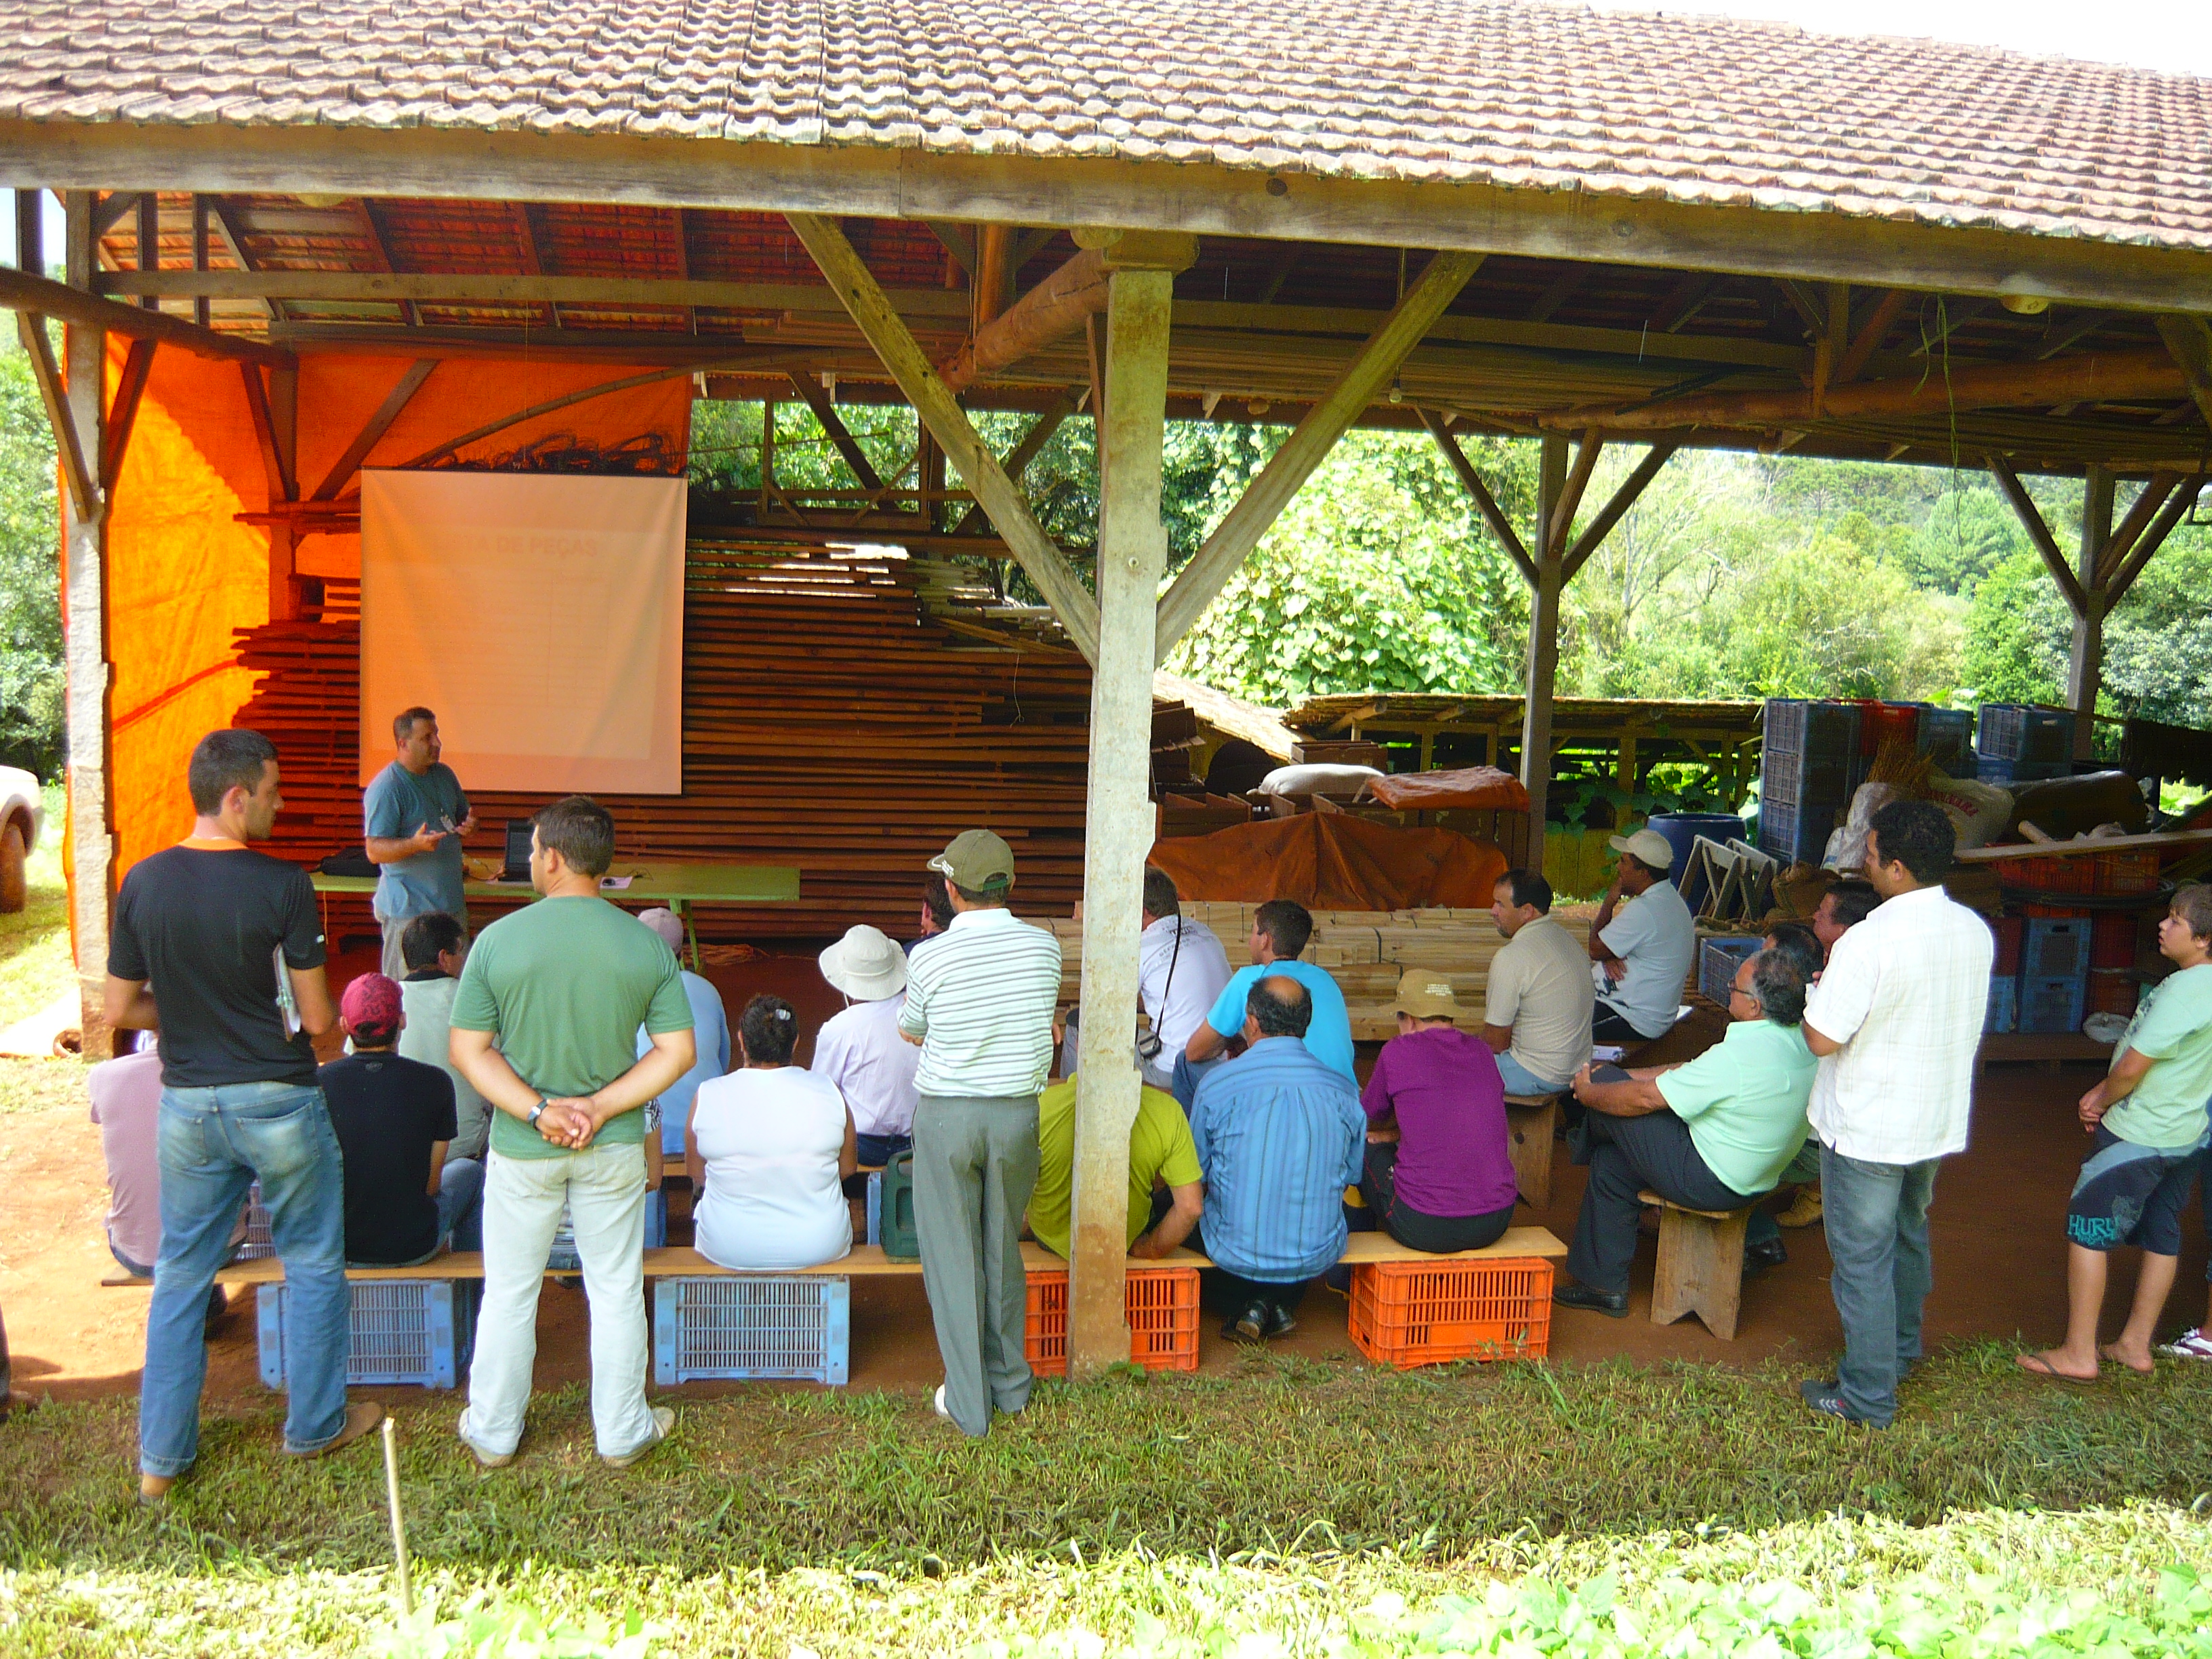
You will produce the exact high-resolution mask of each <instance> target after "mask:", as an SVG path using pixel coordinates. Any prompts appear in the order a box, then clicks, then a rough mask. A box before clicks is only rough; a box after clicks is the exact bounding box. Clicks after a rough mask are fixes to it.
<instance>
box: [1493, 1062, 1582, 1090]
mask: <svg viewBox="0 0 2212 1659" xmlns="http://www.w3.org/2000/svg"><path fill="white" fill-rule="evenodd" d="M1498 1076H1500V1077H1502V1078H1504V1079H1505V1092H1506V1093H1507V1094H1509V1095H1556V1094H1558V1093H1559V1091H1561V1090H1563V1089H1565V1087H1566V1086H1567V1085H1565V1084H1564V1083H1547V1082H1545V1081H1544V1079H1541V1078H1540V1077H1538V1076H1537V1075H1536V1074H1535V1073H1534V1072H1532V1071H1530V1070H1529V1069H1528V1067H1527V1066H1523V1065H1522V1063H1521V1062H1520V1061H1519V1060H1516V1059H1514V1058H1513V1056H1512V1055H1511V1054H1510V1053H1509V1054H1500V1055H1498Z"/></svg>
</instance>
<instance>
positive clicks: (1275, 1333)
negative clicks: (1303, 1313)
mask: <svg viewBox="0 0 2212 1659" xmlns="http://www.w3.org/2000/svg"><path fill="white" fill-rule="evenodd" d="M1297 1328H1298V1316H1297V1315H1296V1314H1294V1313H1292V1312H1291V1310H1289V1309H1288V1308H1285V1307H1284V1306H1282V1305H1281V1304H1276V1305H1275V1306H1274V1307H1272V1308H1270V1309H1268V1310H1267V1336H1268V1340H1271V1341H1272V1340H1273V1339H1275V1338H1276V1337H1279V1336H1288V1335H1289V1334H1291V1332H1292V1331H1294V1330H1296V1329H1297Z"/></svg>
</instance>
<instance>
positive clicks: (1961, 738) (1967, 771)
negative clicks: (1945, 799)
mask: <svg viewBox="0 0 2212 1659" xmlns="http://www.w3.org/2000/svg"><path fill="white" fill-rule="evenodd" d="M1920 752H1921V753H1922V754H1923V755H1926V756H1927V757H1929V758H1930V759H1931V760H1933V761H1934V762H1935V763H1936V766H1937V767H1938V768H1939V769H1941V770H1942V773H1943V775H1945V776H1946V777H1954V778H1971V777H1972V776H1973V775H1975V762H1974V716H1973V714H1972V711H1970V710H1968V709H1964V708H1923V709H1922V710H1921V711H1920Z"/></svg>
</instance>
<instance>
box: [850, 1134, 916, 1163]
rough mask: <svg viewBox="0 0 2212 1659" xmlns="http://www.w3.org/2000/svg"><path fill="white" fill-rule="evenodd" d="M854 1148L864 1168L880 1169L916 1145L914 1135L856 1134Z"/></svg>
mask: <svg viewBox="0 0 2212 1659" xmlns="http://www.w3.org/2000/svg"><path fill="white" fill-rule="evenodd" d="M853 1145H854V1150H855V1151H856V1152H857V1153H858V1154H859V1157H860V1167H861V1168H862V1169H864V1170H880V1169H882V1168H883V1167H884V1164H888V1163H890V1161H891V1159H892V1158H895V1157H896V1156H897V1155H898V1154H899V1153H901V1152H905V1151H906V1150H907V1149H908V1148H909V1147H911V1146H913V1145H914V1137H913V1136H912V1135H854V1137H853Z"/></svg>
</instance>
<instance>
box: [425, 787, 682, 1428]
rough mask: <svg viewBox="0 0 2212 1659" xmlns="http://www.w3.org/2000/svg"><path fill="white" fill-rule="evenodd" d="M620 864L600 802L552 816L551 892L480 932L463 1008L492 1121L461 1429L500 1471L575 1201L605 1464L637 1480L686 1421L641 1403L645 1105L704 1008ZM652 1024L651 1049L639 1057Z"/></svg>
mask: <svg viewBox="0 0 2212 1659" xmlns="http://www.w3.org/2000/svg"><path fill="white" fill-rule="evenodd" d="M614 850H615V824H614V819H613V818H612V817H610V816H609V815H608V813H607V811H606V809H605V807H603V806H601V805H599V803H598V802H597V801H594V800H592V799H590V798H589V797H587V796H584V795H571V796H569V797H568V799H565V800H557V801H555V802H554V803H553V805H550V806H549V807H547V808H546V809H545V810H544V811H542V812H540V813H539V814H538V818H537V821H536V823H535V825H534V827H533V829H532V834H531V838H530V884H531V885H532V887H534V888H536V889H537V890H538V892H539V893H540V894H542V895H543V897H542V898H540V899H539V901H538V902H537V903H535V904H532V905H529V906H527V907H526V908H523V909H520V910H518V911H516V912H515V913H514V914H513V915H509V916H504V917H501V919H500V920H499V921H495V922H494V923H492V925H491V926H490V927H487V928H485V929H484V930H483V933H481V934H480V935H478V936H477V942H476V945H475V946H474V948H473V949H471V951H470V952H469V959H468V964H467V966H465V968H463V969H462V970H461V984H460V989H459V991H458V992H456V993H455V994H454V997H453V1045H452V1058H453V1064H454V1065H455V1066H457V1067H459V1070H460V1071H461V1073H462V1074H463V1075H464V1076H465V1077H466V1078H467V1079H468V1080H469V1081H470V1082H471V1083H472V1084H474V1085H476V1089H477V1093H479V1094H481V1095H482V1096H483V1097H484V1098H485V1099H486V1100H487V1101H489V1102H490V1103H491V1104H492V1106H493V1107H494V1108H495V1113H494V1115H493V1118H492V1126H491V1146H490V1153H491V1167H490V1170H489V1173H488V1174H487V1175H486V1176H485V1180H484V1213H483V1228H484V1285H483V1310H482V1311H481V1312H480V1313H479V1314H478V1315H477V1350H476V1359H475V1361H474V1363H473V1364H471V1366H470V1368H469V1405H468V1409H467V1410H466V1411H465V1412H463V1413H461V1420H460V1425H459V1428H460V1437H461V1440H462V1442H463V1443H465V1445H466V1446H467V1447H468V1448H469V1449H470V1450H471V1451H472V1452H474V1453H475V1454H476V1457H477V1462H479V1463H482V1464H483V1465H484V1467H485V1468H500V1467H501V1466H502V1465H504V1464H507V1463H508V1462H513V1457H514V1448H515V1444H516V1443H517V1442H518V1441H520V1439H521V1437H522V1419H523V1413H524V1412H525V1410H526V1407H528V1405H529V1401H530V1376H531V1370H532V1366H533V1364H535V1363H536V1360H537V1358H538V1290H539V1287H540V1286H541V1285H543V1283H544V1276H545V1266H546V1261H547V1258H548V1257H549V1256H550V1254H551V1253H552V1248H553V1235H554V1233H555V1232H556V1231H557V1230H558V1229H559V1227H560V1225H561V1212H562V1206H564V1205H565V1206H567V1208H568V1216H569V1219H570V1221H571V1222H572V1223H573V1224H574V1229H575V1235H576V1253H577V1255H578V1256H579V1257H580V1258H581V1260H582V1263H583V1269H584V1289H585V1291H586V1294H587V1295H588V1297H590V1300H591V1315H592V1427H593V1429H594V1430H595V1431H596V1432H597V1436H598V1440H599V1455H600V1456H601V1457H603V1458H604V1459H605V1460H606V1462H608V1463H609V1464H611V1465H612V1466H613V1467H614V1468H618V1469H619V1468H629V1466H630V1465H631V1464H633V1463H635V1462H637V1460H638V1459H639V1458H640V1457H642V1456H643V1455H645V1454H646V1452H647V1451H648V1450H650V1449H652V1448H653V1445H654V1444H655V1443H658V1442H659V1441H660V1440H661V1439H663V1438H664V1437H665V1436H666V1435H667V1433H668V1431H669V1429H670V1428H671V1426H672V1425H674V1423H675V1420H676V1413H674V1412H673V1411H671V1409H670V1408H669V1407H665V1406H659V1407H652V1408H650V1409H648V1408H647V1405H646V1403H645V1367H646V1359H647V1339H646V1328H645V1260H644V1250H645V1195H646V1187H647V1179H646V1174H647V1172H646V1152H645V1151H644V1149H643V1147H642V1146H641V1142H642V1141H643V1139H644V1121H645V1115H644V1113H643V1112H642V1111H641V1107H643V1106H644V1104H645V1103H646V1102H647V1101H649V1100H652V1099H653V1098H655V1097H657V1096H659V1094H660V1092H661V1091H663V1090H664V1089H666V1088H667V1087H668V1086H669V1085H671V1084H673V1083H674V1082H676V1080H677V1079H679V1078H681V1077H682V1076H684V1073H687V1072H689V1071H690V1069H691V1062H692V1060H693V1059H694V1058H695V1054H694V1048H693V1042H692V1036H691V1005H690V1000H689V999H688V998H687V997H686V996H685V995H684V979H683V974H682V970H681V969H678V966H677V963H676V957H675V953H674V952H673V951H671V950H670V949H669V948H668V946H667V945H665V944H664V943H663V942H662V941H661V939H660V937H659V934H657V933H654V932H653V930H652V929H651V928H649V927H639V926H638V925H637V922H636V921H635V919H634V918H633V917H631V916H629V915H627V914H626V913H624V912H623V911H621V910H618V909H617V908H615V907H614V906H613V905H611V904H610V903H608V902H606V901H605V899H603V898H601V897H600V896H599V878H600V877H601V876H603V875H604V874H605V873H606V868H607V866H608V865H609V864H610V863H611V862H612V861H613V860H614ZM640 1026H643V1027H644V1028H645V1031H646V1034H647V1036H648V1037H649V1038H650V1039H651V1042H652V1047H651V1048H648V1049H647V1052H646V1053H645V1054H644V1056H643V1057H642V1058H640V1057H639V1056H638V1054H637V1047H636V1042H637V1031H638V1028H639V1027H640ZM653 1152H654V1154H655V1155H656V1156H657V1155H658V1152H659V1148H658V1147H655V1148H653Z"/></svg>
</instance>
